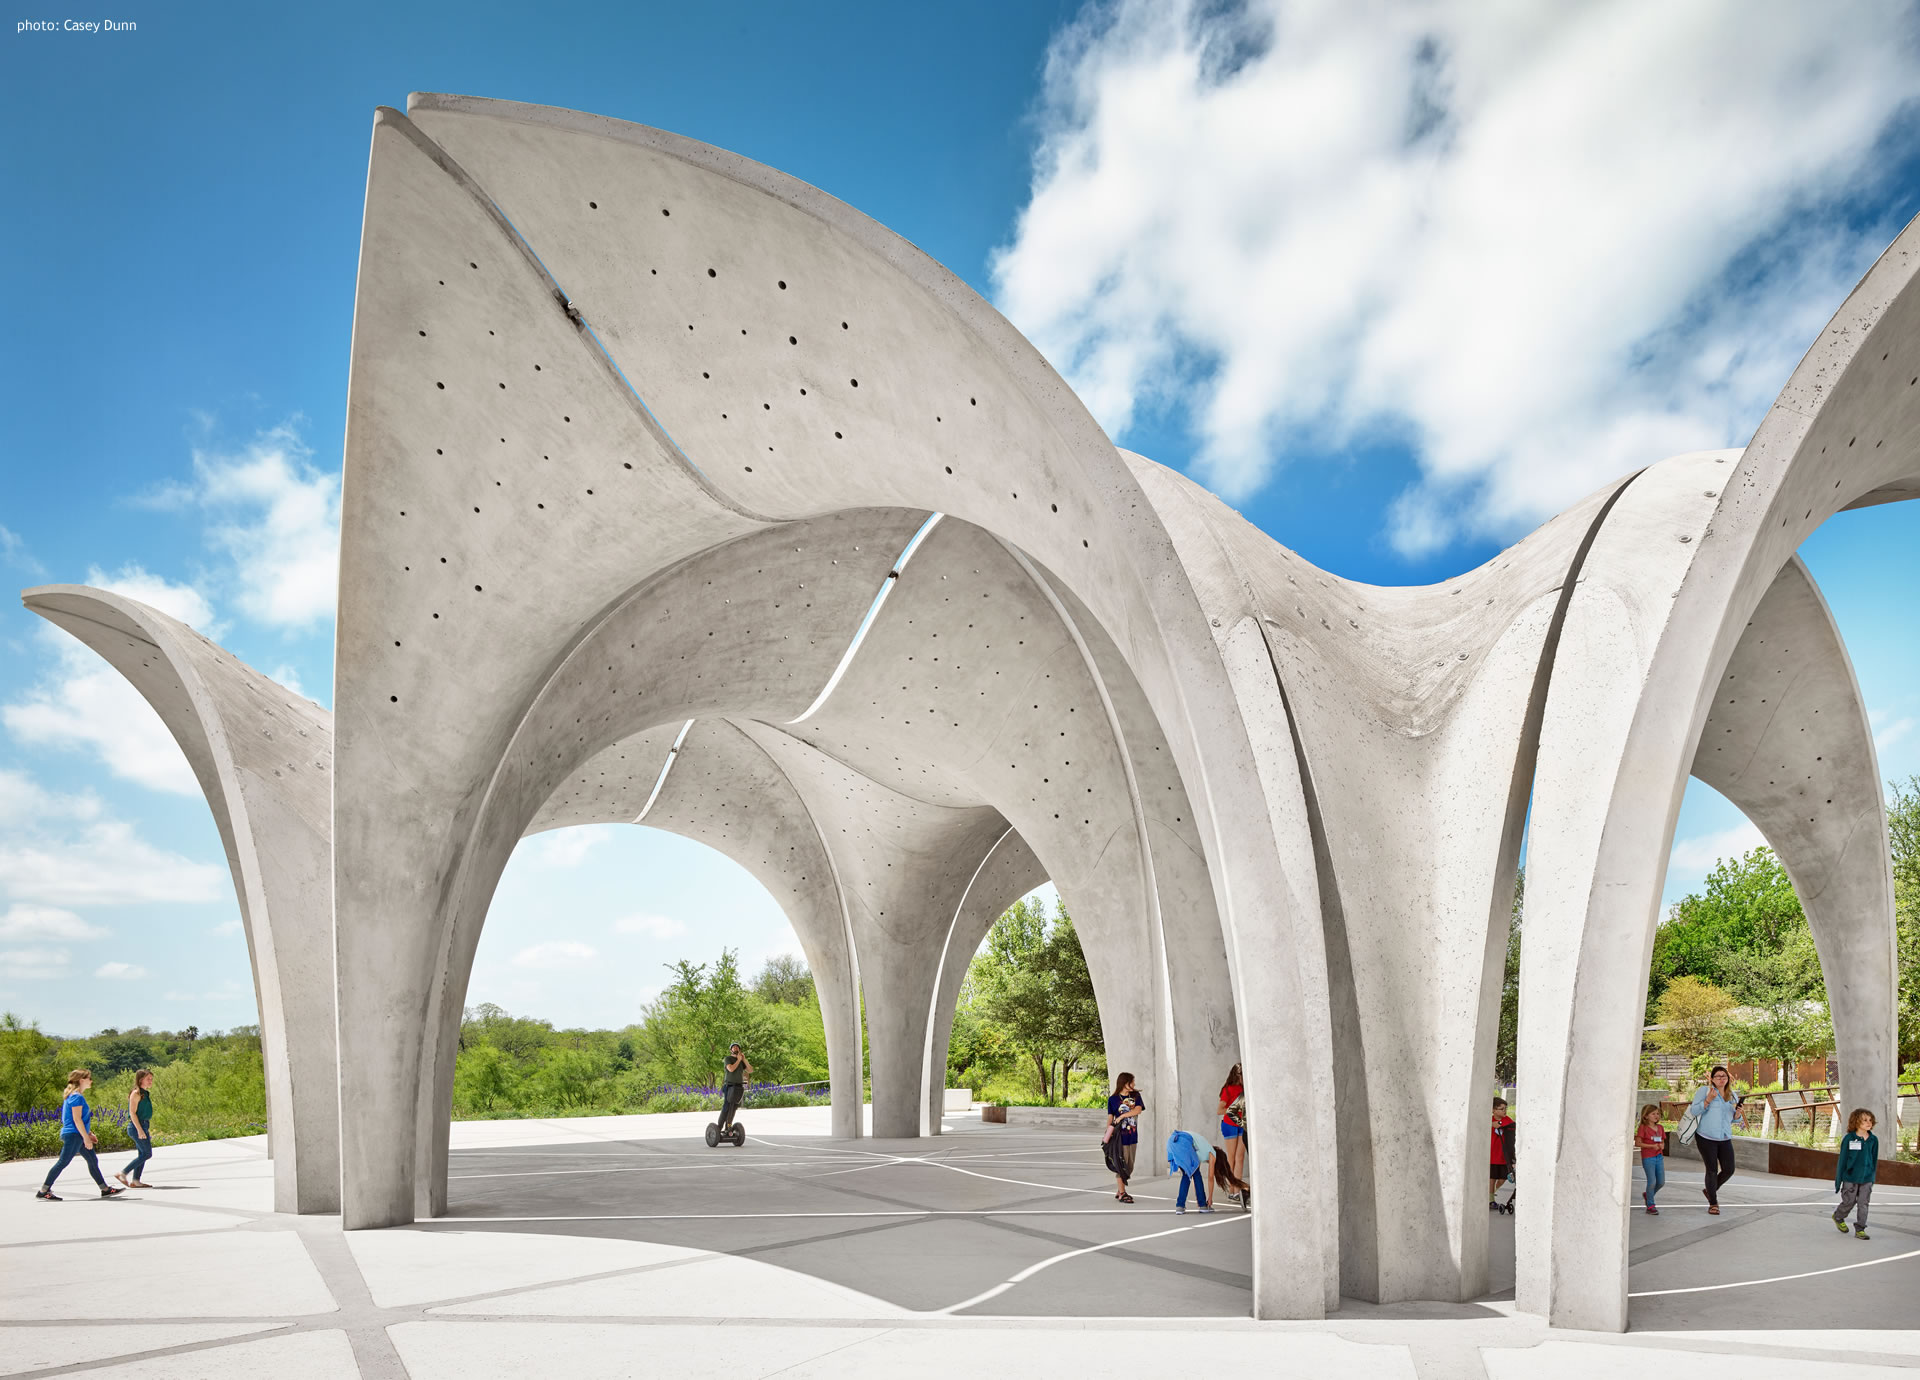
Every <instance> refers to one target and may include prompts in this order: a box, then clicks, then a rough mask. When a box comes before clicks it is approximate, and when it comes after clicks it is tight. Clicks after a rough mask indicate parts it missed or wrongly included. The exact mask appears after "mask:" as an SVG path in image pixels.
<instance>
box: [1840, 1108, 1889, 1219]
mask: <svg viewBox="0 0 1920 1380" xmlns="http://www.w3.org/2000/svg"><path fill="white" fill-rule="evenodd" d="M1879 1168H1880V1142H1879V1141H1878V1140H1876V1139H1875V1138H1874V1134H1873V1113H1872V1112H1870V1111H1868V1110H1867V1109H1866V1108H1865V1107H1858V1108H1855V1109H1854V1111H1853V1113H1852V1115H1850V1116H1849V1117H1848V1118H1847V1133H1846V1134H1845V1135H1844V1136H1842V1137H1840V1160H1839V1163H1837V1164H1836V1165H1834V1167H1833V1187H1834V1190H1835V1191H1836V1192H1837V1193H1839V1195H1840V1209H1839V1211H1837V1212H1835V1213H1834V1214H1833V1224H1834V1226H1836V1227H1838V1228H1840V1234H1841V1235H1842V1236H1845V1235H1846V1234H1847V1209H1848V1208H1853V1209H1854V1218H1853V1234H1854V1236H1855V1237H1857V1238H1858V1239H1860V1240H1862V1241H1868V1240H1871V1239H1872V1238H1871V1237H1869V1236H1868V1235H1867V1202H1868V1200H1869V1199H1871V1198H1872V1197H1873V1179H1874V1175H1875V1174H1876V1173H1877V1172H1878V1171H1879Z"/></svg>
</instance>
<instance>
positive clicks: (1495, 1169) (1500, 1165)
mask: <svg viewBox="0 0 1920 1380" xmlns="http://www.w3.org/2000/svg"><path fill="white" fill-rule="evenodd" d="M1513 1151H1514V1133H1513V1118H1512V1117H1510V1116H1508V1115H1507V1100H1506V1099H1505V1098H1504V1097H1496V1098H1494V1099H1493V1145H1492V1152H1491V1154H1489V1156H1488V1158H1487V1206H1488V1207H1497V1206H1499V1205H1498V1204H1497V1203H1495V1202H1494V1200H1493V1195H1494V1194H1496V1193H1498V1192H1499V1191H1500V1185H1501V1184H1503V1183H1505V1182H1506V1181H1507V1180H1508V1179H1510V1178H1512V1177H1513V1160H1514V1153H1513Z"/></svg>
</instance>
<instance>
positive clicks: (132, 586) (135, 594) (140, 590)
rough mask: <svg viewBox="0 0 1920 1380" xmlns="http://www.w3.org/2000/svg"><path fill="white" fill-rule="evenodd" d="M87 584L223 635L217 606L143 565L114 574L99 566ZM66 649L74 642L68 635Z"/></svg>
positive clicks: (191, 588) (64, 639)
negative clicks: (216, 614) (215, 613)
mask: <svg viewBox="0 0 1920 1380" xmlns="http://www.w3.org/2000/svg"><path fill="white" fill-rule="evenodd" d="M87 583H88V584H90V585H93V586H95V587H96V588H99V589H104V590H107V591H109V592H111V593H113V594H124V595H126V596H127V598H129V599H138V600H139V601H140V602H141V603H143V604H146V605H148V606H150V607H152V608H156V609H159V610H160V612H162V613H164V614H166V615H167V617H169V618H177V619H179V620H180V621H181V622H182V623H185V624H186V625H187V626H188V627H190V628H198V629H199V630H200V631H201V632H203V633H207V634H208V635H209V636H213V635H217V634H218V633H219V632H221V631H223V629H222V628H221V626H220V624H218V623H217V622H216V621H215V620H214V616H213V605H212V603H211V602H209V600H208V599H207V596H206V595H205V594H203V593H201V592H200V590H198V589H197V588H195V587H194V586H193V585H187V584H176V583H174V582H173V581H172V580H169V579H167V578H166V577H165V576H162V575H155V574H153V573H152V572H151V571H149V570H148V569H146V567H144V566H140V565H123V566H121V567H120V569H119V570H118V571H116V572H114V573H113V574H108V573H107V572H106V571H104V570H102V569H101V568H100V567H99V566H97V565H96V566H90V567H88V569H87ZM61 640H62V645H65V644H66V643H69V642H71V641H72V639H71V638H68V637H67V636H66V635H65V634H64V633H63V634H62V635H61Z"/></svg>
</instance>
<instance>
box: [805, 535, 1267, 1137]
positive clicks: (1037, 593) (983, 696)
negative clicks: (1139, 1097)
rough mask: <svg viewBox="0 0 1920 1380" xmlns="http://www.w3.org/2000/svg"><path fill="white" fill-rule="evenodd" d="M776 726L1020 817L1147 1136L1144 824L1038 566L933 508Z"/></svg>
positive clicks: (1090, 675)
mask: <svg viewBox="0 0 1920 1380" xmlns="http://www.w3.org/2000/svg"><path fill="white" fill-rule="evenodd" d="M792 731H793V732H794V733H795V734H796V735H797V736H799V737H801V738H802V739H803V740H804V741H806V742H808V743H811V744H813V745H815V746H816V747H818V748H820V749H821V750H822V751H824V752H826V753H828V754H830V755H832V756H834V757H836V758H837V759H839V760H840V761H842V762H845V763H847V764H848V765H849V766H851V767H853V768H855V769H857V770H858V771H860V772H862V773H863V774H864V775H866V776H867V777H870V778H871V779H873V780H875V781H883V782H886V783H888V784H889V785H890V786H891V787H892V788H893V789H896V790H898V791H901V792H902V793H904V794H906V795H909V796H912V797H915V798H918V799H924V800H927V801H929V802H937V803H941V804H947V805H966V804H985V805H989V806H991V807H993V808H994V809H995V810H996V811H998V813H999V814H1000V815H1001V816H1004V817H1005V819H1006V821H1007V822H1008V823H1009V824H1011V825H1012V826H1013V827H1014V829H1015V830H1017V831H1018V833H1019V835H1020V837H1021V838H1022V839H1023V840H1024V841H1025V843H1026V844H1027V846H1028V848H1030V849H1031V850H1032V851H1033V853H1034V855H1035V856H1036V858H1038V859H1039V861H1040V862H1041V864H1042V866H1043V867H1044V868H1045V870H1046V873H1047V875H1048V876H1050V877H1051V878H1052V880H1053V882H1054V885H1055V886H1056V887H1058V888H1059V890H1060V893H1061V895H1062V897H1063V898H1064V899H1065V900H1066V902H1067V905H1068V908H1069V909H1070V910H1071V911H1072V913H1073V915H1074V922H1075V925H1076V927H1077V928H1078V929H1079V932H1080V934H1081V936H1082V940H1083V944H1084V947H1085V950H1086V953H1087V962H1088V968H1089V970H1090V972H1091V975H1092V977H1093V982H1094V988H1095V991H1096V993H1097V995H1098V998H1099V1002H1100V1012H1101V1025H1102V1027H1103V1032H1104V1037H1105V1040H1106V1047H1107V1056H1108V1062H1109V1064H1110V1065H1111V1066H1112V1067H1113V1068H1115V1069H1120V1068H1125V1069H1130V1070H1133V1071H1135V1072H1137V1073H1138V1075H1139V1077H1140V1082H1141V1085H1142V1087H1143V1089H1144V1091H1145V1092H1146V1095H1147V1105H1148V1114H1147V1115H1146V1116H1145V1117H1143V1118H1142V1125H1141V1135H1142V1138H1143V1139H1144V1140H1146V1141H1147V1143H1149V1144H1152V1145H1156V1146H1157V1145H1159V1144H1160V1143H1161V1141H1162V1139H1163V1138H1164V1136H1165V1134H1166V1132H1167V1131H1168V1130H1170V1129H1172V1126H1173V1124H1174V1110H1175V1109H1176V1108H1177V1107H1178V1105H1179V1102H1180V1088H1179V1081H1178V1069H1177V1066H1176V1065H1175V1064H1174V1063H1173V1061H1172V1060H1171V1059H1170V1057H1169V1055H1170V1052H1171V1045H1172V1030H1171V1022H1170V1016H1169V1012H1168V999H1169V988H1168V977H1167V967H1166V959H1165V952H1164V945H1163V941H1162V924H1161V913H1160V891H1159V886H1158V884H1157V882H1156V877H1155V865H1154V857H1153V853H1152V845H1151V837H1150V835H1149V833H1148V831H1147V829H1146V828H1145V824H1146V815H1145V812H1144V811H1143V809H1142V806H1141V802H1140V799H1139V794H1140V793H1139V790H1138V787H1137V781H1136V779H1135V777H1134V775H1133V773H1132V771H1131V769H1130V768H1131V759H1130V754H1129V751H1128V746H1127V743H1126V741H1125V739H1124V737H1123V735H1122V731H1121V727H1120V723H1119V720H1118V718H1117V717H1116V715H1115V713H1114V711H1113V707H1112V704H1111V702H1110V697H1109V696H1108V694H1107V691H1106V687H1105V686H1104V684H1103V682H1102V680H1101V677H1100V674H1099V670H1098V667H1097V666H1096V665H1095V663H1094V661H1093V660H1092V658H1091V656H1090V655H1089V652H1088V649H1087V647H1086V645H1085V643H1084V641H1083V639H1082V638H1081V637H1080V635H1079V632H1078V629H1077V628H1076V627H1075V626H1074V625H1073V623H1072V621H1071V620H1070V619H1069V618H1068V617H1067V616H1066V611H1065V608H1064V606H1063V605H1062V604H1061V603H1060V602H1059V600H1058V599H1057V598H1055V597H1054V595H1053V594H1052V591H1051V589H1050V587H1049V586H1048V585H1047V583H1046V581H1045V580H1044V578H1043V577H1042V576H1041V575H1040V573H1039V571H1038V570H1037V568H1035V567H1034V566H1032V565H1031V563H1030V562H1027V561H1026V560H1025V559H1024V558H1023V557H1022V556H1021V555H1020V554H1019V553H1018V552H1016V551H1014V550H1012V549H1010V548H1009V547H1008V546H1007V545H1006V544H1005V543H1003V542H1002V541H1000V540H998V539H996V538H995V537H994V536H993V535H992V534H990V533H988V532H985V531H983V530H981V529H980V528H978V527H975V526H973V525H972V524H970V523H964V522H960V521H958V520H956V519H952V518H949V519H947V520H946V521H945V522H944V523H943V524H942V525H941V526H939V527H938V528H936V529H935V530H934V531H933V532H932V533H930V534H929V535H928V536H927V537H926V538H925V540H924V542H923V543H922V545H921V547H920V549H919V551H918V552H917V553H916V555H915V556H914V564H913V569H912V572H911V578H910V579H906V580H903V581H902V582H901V585H900V588H899V589H898V590H897V591H896V592H895V593H894V595H893V597H892V598H891V599H890V600H889V602H888V603H887V604H886V606H885V607H884V608H883V609H882V610H881V612H880V613H879V615H878V616H877V617H876V618H875V619H874V620H873V623H872V625H871V627H870V628H869V630H868V633H867V636H866V640H865V641H864V643H863V644H862V646H861V649H860V653H859V655H858V657H856V658H855V659H854V660H853V662H852V663H851V664H850V665H849V666H848V668H847V671H846V674H845V676H844V678H843V679H842V681H841V683H840V685H839V687H838V689H837V690H836V691H835V693H834V694H833V696H832V697H831V698H830V699H829V700H828V701H827V702H826V703H825V705H824V706H823V707H822V708H821V709H820V710H819V712H818V713H817V714H816V715H815V716H814V717H812V718H810V719H809V720H807V721H806V722H805V723H803V724H800V725H797V726H795V727H794V728H793V730H792ZM978 856H979V855H976V859H977V857H978ZM1200 885H1201V886H1202V887H1203V888H1204V887H1205V886H1206V882H1205V879H1204V874H1203V876H1202V880H1201V883H1200ZM958 900H959V896H958V894H957V893H956V894H955V896H954V897H953V903H954V904H957V903H958ZM952 911H953V905H949V906H948V908H947V915H948V916H951V914H952ZM945 937H946V936H945V930H944V927H943V930H942V934H941V941H942V943H943V944H944V940H945ZM1218 942H1219V941H1218V938H1217V933H1216V937H1215V939H1214V943H1215V945H1216V947H1217V946H1218ZM939 955H940V950H939V949H936V950H935V951H934V953H933V963H932V967H938V961H939ZM869 991H870V992H871V987H869ZM1221 995H1222V997H1223V999H1224V998H1225V994H1224V992H1223V993H1222V994H1221ZM1221 1014H1222V1015H1223V1016H1224V1017H1225V1019H1227V1020H1229V1021H1230V1020H1231V1019H1232V1011H1231V1007H1230V1006H1229V1007H1228V1008H1227V1009H1226V1010H1225V1011H1224V1012H1223V1013H1221ZM1216 1086H1217V1085H1216ZM876 1106H877V1101H876ZM877 1124H878V1122H877V1120H876V1125H877ZM1159 1166H1160V1159H1159V1157H1158V1156H1155V1157H1153V1161H1152V1165H1151V1167H1149V1168H1148V1170H1147V1171H1146V1172H1147V1173H1149V1174H1151V1173H1155V1172H1158V1170H1159Z"/></svg>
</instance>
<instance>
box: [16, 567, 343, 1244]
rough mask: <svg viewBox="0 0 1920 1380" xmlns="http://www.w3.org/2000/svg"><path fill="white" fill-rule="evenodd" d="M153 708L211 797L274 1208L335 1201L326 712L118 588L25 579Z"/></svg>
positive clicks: (36, 603)
mask: <svg viewBox="0 0 1920 1380" xmlns="http://www.w3.org/2000/svg"><path fill="white" fill-rule="evenodd" d="M22 598H23V600H24V602H25V603H26V606H27V607H28V608H30V609H32V610H33V611H34V612H35V613H37V614H39V615H40V616H41V617H43V618H45V619H47V620H48V621H49V622H52V623H56V624H58V625H59V626H60V627H62V628H64V629H66V630H67V631H68V632H70V633H72V634H73V635H74V636H75V637H76V638H78V639H79V640H80V641H82V642H84V643H86V644H87V646H89V647H91V648H93V650H94V651H96V652H98V653H99V654H100V655H101V656H102V657H104V658H105V659H106V660H107V661H108V662H110V663H111V664H112V665H113V666H114V668H115V669H116V670H118V671H119V672H120V673H121V674H122V675H124V676H125V677H126V678H127V679H128V680H129V681H131V682H132V683H133V685H134V688H135V689H137V690H138V691H139V692H140V693H141V695H142V696H144V697H145V698H146V701H147V703H149V704H151V705H152V706H153V707H154V709H155V710H157V711H158V712H159V715H160V719H161V722H163V723H164V724H166V726H167V731H168V732H169V733H171V734H172V735H173V738H174V741H175V742H177V743H179V744H180V749H181V751H182V752H184V753H185V754H186V757H187V762H188V763H189V764H190V765H191V766H192V768H193V774H194V777H195V779H197V780H198V781H199V783H200V789H201V790H202V791H204V792H205V793H206V797H207V803H208V804H209V805H210V806H211V807H212V808H213V819H214V823H215V824H216V825H217V826H218V827H219V830H220V842H221V843H222V844H223V845H224V846H225V848H226V850H227V867H228V869H229V870H230V871H231V872H232V873H233V889H234V894H235V896H236V897H237V899H238V900H239V903H240V921H241V925H242V927H243V928H244V929H245V931H246V935H247V955H248V958H249V959H250V961H251V963H252V966H253V990H254V997H255V1000H256V1001H257V1002H258V1003H259V1008H260V1043H261V1048H262V1051H263V1053H264V1054H265V1057H266V1069H267V1107H268V1118H269V1126H270V1128H271V1129H270V1136H271V1141H272V1151H273V1205H274V1209H275V1211H278V1212H337V1211H339V1208H340V1103H339V1070H338V1065H337V1063H336V1060H335V1053H334V1039H333V1019H334V1018H333V914H332V910H333V908H332V905H331V896H332V890H333V888H332V866H333V864H332V834H333V819H332V794H333V727H332V724H331V723H330V722H329V716H328V715H327V712H326V711H325V710H323V709H321V708H320V706H318V705H316V704H314V703H313V702H312V701H310V700H306V699H303V698H301V697H300V696H299V695H296V694H294V693H293V692H292V691H291V690H288V689H287V688H286V687H285V686H283V685H280V684H279V683H278V682H276V681H272V680H269V679H268V678H267V677H265V676H263V675H261V674H260V673H259V672H257V671H255V670H253V669H251V668H250V667H248V666H246V665H244V664H243V663H241V662H240V661H238V660H236V659H235V658H234V657H233V656H232V655H231V654H230V653H228V652H226V651H223V650H222V649H221V648H219V647H217V646H215V645H214V644H213V643H212V642H210V641H208V640H207V639H206V638H205V637H203V636H201V635H200V634H199V633H197V632H195V631H194V630H193V629H192V628H189V627H187V626H186V625H185V624H184V623H180V622H178V621H176V620H174V619H172V618H169V617H167V616H166V615H165V614H163V613H161V612H159V611H158V610H156V609H152V608H149V607H148V606H147V605H145V604H142V603H140V602H139V601H137V600H134V599H129V598H127V597H125V596H124V595H119V594H112V593H109V592H107V591H106V590H100V589H90V588H87V587H85V586H82V585H46V586H43V587H41V588H39V589H30V590H27V591H26V592H25V593H24V595H23V596H22Z"/></svg>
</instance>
